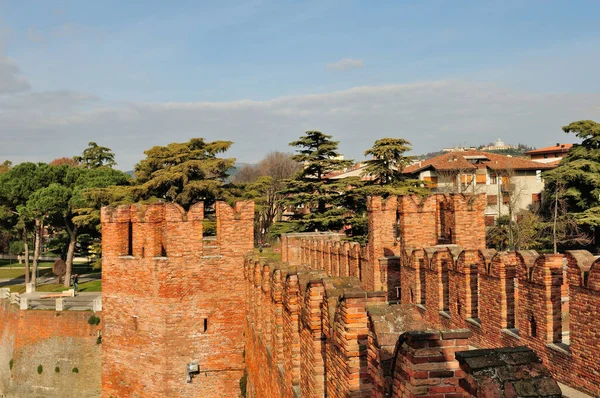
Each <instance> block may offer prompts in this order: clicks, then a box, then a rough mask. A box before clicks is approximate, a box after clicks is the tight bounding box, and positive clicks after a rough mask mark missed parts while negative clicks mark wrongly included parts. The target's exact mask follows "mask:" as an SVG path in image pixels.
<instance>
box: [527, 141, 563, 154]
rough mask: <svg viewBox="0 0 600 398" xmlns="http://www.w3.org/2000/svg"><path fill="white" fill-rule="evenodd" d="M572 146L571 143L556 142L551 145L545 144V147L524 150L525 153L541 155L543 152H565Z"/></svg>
mask: <svg viewBox="0 0 600 398" xmlns="http://www.w3.org/2000/svg"><path fill="white" fill-rule="evenodd" d="M571 147H573V144H560V143H556V145H553V146H547V147H545V148H539V149H533V150H531V151H527V152H525V155H541V154H544V153H567V152H569V149H571Z"/></svg>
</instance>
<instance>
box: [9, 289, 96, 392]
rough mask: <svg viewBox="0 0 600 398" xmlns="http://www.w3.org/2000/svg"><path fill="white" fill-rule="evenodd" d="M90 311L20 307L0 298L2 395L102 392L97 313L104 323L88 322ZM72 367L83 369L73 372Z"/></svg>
mask: <svg viewBox="0 0 600 398" xmlns="http://www.w3.org/2000/svg"><path fill="white" fill-rule="evenodd" d="M90 315H91V313H90V312H84V311H65V312H55V311H36V310H27V311H20V310H19V309H18V308H16V307H15V306H11V305H9V304H8V300H2V299H0V395H2V396H7V397H24V398H25V397H38V396H40V397H41V396H43V397H48V398H55V397H65V396H70V395H72V394H73V392H74V391H76V394H77V395H81V396H86V397H99V396H100V385H101V383H100V350H101V347H102V346H101V345H100V344H97V342H96V339H97V337H98V332H99V331H100V329H101V327H102V322H103V315H102V313H99V312H98V313H96V315H97V316H98V317H99V318H100V319H101V325H100V326H96V325H90V324H89V323H88V319H89V317H90ZM11 360H12V362H13V367H12V370H11V369H10V361H11ZM39 365H42V373H41V374H38V366H39ZM56 367H58V368H59V372H56V371H55V368H56ZM73 368H77V369H78V373H73V372H72V370H73Z"/></svg>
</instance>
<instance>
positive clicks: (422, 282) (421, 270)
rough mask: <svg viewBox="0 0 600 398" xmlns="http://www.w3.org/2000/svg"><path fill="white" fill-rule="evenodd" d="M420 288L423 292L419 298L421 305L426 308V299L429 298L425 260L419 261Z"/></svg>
mask: <svg viewBox="0 0 600 398" xmlns="http://www.w3.org/2000/svg"><path fill="white" fill-rule="evenodd" d="M419 287H420V290H421V292H420V293H421V297H419V304H421V305H423V306H425V302H426V300H425V297H426V296H427V276H426V274H425V260H424V259H422V258H420V259H419Z"/></svg>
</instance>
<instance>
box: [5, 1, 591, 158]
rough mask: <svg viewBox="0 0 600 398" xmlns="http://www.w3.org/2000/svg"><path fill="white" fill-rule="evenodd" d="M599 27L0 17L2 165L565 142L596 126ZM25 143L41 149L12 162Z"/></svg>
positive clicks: (140, 11) (437, 6) (372, 8)
mask: <svg viewBox="0 0 600 398" xmlns="http://www.w3.org/2000/svg"><path fill="white" fill-rule="evenodd" d="M598 15H600V2H598V1H535V0H531V1H527V0H521V1H512V0H505V1H500V0H499V1H484V0H480V1H441V0H439V1H426V0H424V1H376V0H373V1H353V0H345V1H336V0H320V1H312V0H310V1H300V0H295V1H293V0H264V1H260V0H257V1H230V0H222V1H172V2H165V1H154V0H151V1H107V0H105V1H98V2H91V1H49V0H48V1H34V0H30V1H27V0H23V1H16V0H15V1H10V0H0V60H2V59H3V60H4V68H3V67H2V64H1V63H0V82H1V79H4V80H5V85H6V87H8V88H11V87H12V88H11V89H10V90H9V89H7V88H6V89H5V93H2V91H1V90H2V83H0V133H1V134H3V135H6V137H8V138H13V139H14V140H15V144H14V145H13V146H10V145H9V146H8V147H5V148H4V149H0V160H1V158H3V157H6V158H10V159H15V160H16V161H22V160H51V159H52V158H53V157H56V156H52V155H51V154H48V153H46V152H47V151H48V149H49V148H60V150H61V151H64V152H65V153H61V154H60V155H61V156H72V155H74V154H76V153H78V152H80V151H81V150H82V149H83V147H84V146H85V143H87V141H90V140H92V139H93V140H95V141H98V142H99V143H101V144H105V145H107V146H110V145H113V146H112V148H113V149H114V150H115V152H116V153H117V159H118V160H120V164H121V166H122V167H123V168H130V167H131V166H132V165H133V164H134V163H135V162H136V161H137V160H139V159H140V158H141V157H142V156H143V155H142V151H143V150H144V149H147V148H148V147H149V145H164V144H167V143H169V142H172V141H183V140H187V139H188V138H190V137H192V136H204V137H206V138H207V139H230V140H233V141H235V142H236V143H237V144H239V145H235V146H234V147H233V148H232V155H233V156H237V157H238V158H239V159H240V160H241V161H256V160H259V159H260V158H261V157H262V156H263V155H264V154H265V153H266V152H268V150H289V149H288V148H286V146H285V144H286V142H289V141H291V140H292V139H294V138H296V137H297V136H299V135H300V134H302V132H303V131H304V129H307V128H315V129H321V130H323V131H325V132H328V133H330V134H333V135H334V137H335V138H337V139H339V140H340V141H341V144H340V147H341V149H342V150H343V151H344V152H345V153H347V154H348V155H349V156H350V157H354V158H360V157H361V156H362V155H361V153H362V152H363V151H364V150H365V149H366V148H368V147H369V146H370V143H372V141H373V140H374V139H376V138H381V137H383V136H391V135H394V136H402V137H404V138H408V139H409V140H411V141H413V144H414V147H415V151H417V152H423V151H429V150H435V149H438V148H439V147H440V146H442V145H445V146H447V145H458V144H462V143H469V144H480V143H487V142H490V141H493V140H495V138H497V136H502V138H503V139H504V140H505V141H507V142H511V141H514V140H519V141H520V142H524V143H527V144H530V145H535V146H545V145H547V144H548V145H549V144H550V143H554V141H555V140H562V141H565V140H566V141H568V138H570V137H567V136H564V134H563V133H562V132H561V131H560V126H561V125H563V124H567V123H569V122H570V121H572V120H576V119H578V118H590V119H594V118H596V119H600V105H599V104H600V101H599V100H598V99H599V97H600V76H598V75H599V73H600V52H599V51H598V50H599V49H600V27H599V25H598V21H597V16H598ZM2 71H4V73H5V76H3V75H1V73H2ZM11 79H12V80H11ZM6 82H8V83H6ZM10 82H12V83H14V84H12V83H10ZM11 84H12V85H11ZM15 87H20V89H15ZM357 88H369V89H368V90H360V89H357ZM244 101H245V102H244ZM282 104H283V105H282ZM390 104H395V105H394V106H391V105H390ZM1 107H4V108H5V112H2V108H1ZM399 107H402V109H399ZM216 108H218V109H216ZM315 112H316V113H318V115H317V114H316V113H315ZM2 113H4V114H2ZM24 123H27V126H24V125H23V124H24ZM423 124H426V126H424V125H423ZM266 126H268V128H266ZM365 130H367V131H365ZM24 137H26V138H27V139H28V140H29V142H31V140H32V139H33V140H34V141H36V142H39V145H40V147H39V148H37V147H35V145H34V147H33V148H32V149H31V151H30V153H27V154H25V153H23V152H22V149H21V150H19V145H18V140H19V139H23V138H24ZM36 137H38V138H40V137H42V138H40V139H36ZM286 140H287V141H286ZM571 140H572V139H571ZM49 145H50V146H49ZM21 146H22V145H21ZM68 151H71V153H67V152H68ZM58 155H59V154H57V156H58Z"/></svg>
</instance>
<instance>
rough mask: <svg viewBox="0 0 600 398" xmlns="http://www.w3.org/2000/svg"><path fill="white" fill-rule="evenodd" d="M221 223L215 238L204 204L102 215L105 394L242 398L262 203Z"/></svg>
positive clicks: (219, 212) (221, 209)
mask: <svg viewBox="0 0 600 398" xmlns="http://www.w3.org/2000/svg"><path fill="white" fill-rule="evenodd" d="M216 217H217V238H216V240H208V239H203V236H202V221H203V218H204V207H203V204H202V203H199V204H196V205H194V206H193V207H192V208H191V209H190V210H189V211H188V212H187V213H186V212H185V211H184V210H183V209H182V208H181V207H179V206H178V205H175V204H170V203H169V204H166V203H158V204H153V205H150V206H137V205H134V206H119V207H117V208H104V209H102V234H103V239H102V252H103V278H102V280H103V287H102V290H103V292H102V295H103V307H104V308H103V309H104V311H103V323H104V332H103V339H102V345H103V350H102V351H103V354H102V355H103V357H102V396H103V397H106V398H109V397H131V396H135V397H235V396H238V395H239V380H240V378H241V377H242V376H243V373H244V359H243V351H244V338H243V333H244V330H243V329H244V328H243V325H244V318H245V304H244V285H243V283H242V281H243V279H244V275H243V273H244V271H243V269H244V262H243V256H244V254H246V253H248V252H250V251H252V247H253V219H254V203H252V202H240V203H237V204H236V206H235V209H232V208H231V207H229V206H228V205H227V204H225V203H222V202H218V203H217V204H216ZM195 364H197V370H196V369H195V366H194V365H195ZM188 365H191V366H189V367H188ZM188 369H191V370H192V371H191V373H190V372H188ZM189 374H191V378H189V377H188V375H189Z"/></svg>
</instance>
